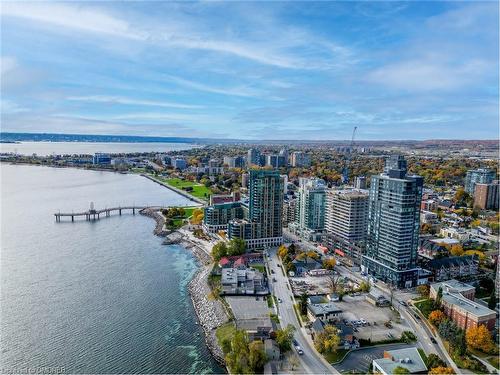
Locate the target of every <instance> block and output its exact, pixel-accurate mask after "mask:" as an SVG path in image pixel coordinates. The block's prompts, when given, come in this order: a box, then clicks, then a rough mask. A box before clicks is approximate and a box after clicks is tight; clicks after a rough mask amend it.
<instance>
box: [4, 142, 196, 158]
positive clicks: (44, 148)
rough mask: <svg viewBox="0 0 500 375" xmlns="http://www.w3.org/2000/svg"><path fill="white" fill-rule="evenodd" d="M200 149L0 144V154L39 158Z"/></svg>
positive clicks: (177, 145)
mask: <svg viewBox="0 0 500 375" xmlns="http://www.w3.org/2000/svg"><path fill="white" fill-rule="evenodd" d="M193 147H200V146H197V145H194V144H190V143H156V142H147V143H102V142H22V143H0V152H14V153H18V154H22V155H33V154H37V155H39V156H47V155H52V154H55V155H65V154H89V155H92V154H95V153H96V152H107V153H110V154H118V153H134V152H167V151H177V150H188V149H190V148H193Z"/></svg>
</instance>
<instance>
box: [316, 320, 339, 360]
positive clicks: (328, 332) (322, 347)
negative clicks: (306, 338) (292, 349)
mask: <svg viewBox="0 0 500 375" xmlns="http://www.w3.org/2000/svg"><path fill="white" fill-rule="evenodd" d="M339 345H340V336H339V333H338V329H337V328H336V327H334V326H331V325H328V326H326V327H325V329H324V330H323V332H320V333H318V334H317V335H316V337H315V338H314V346H315V347H316V349H317V350H318V352H320V353H322V354H325V353H336V352H337V348H338V346H339Z"/></svg>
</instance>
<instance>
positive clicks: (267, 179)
mask: <svg viewBox="0 0 500 375" xmlns="http://www.w3.org/2000/svg"><path fill="white" fill-rule="evenodd" d="M249 174H250V177H249V179H250V181H249V189H248V190H249V200H248V206H246V207H244V219H241V220H231V221H230V222H229V226H228V237H229V238H230V239H231V238H242V239H244V240H245V242H246V245H247V248H248V249H259V248H260V249H262V248H265V247H268V246H279V245H281V244H282V243H283V228H282V219H283V218H282V211H283V179H282V178H281V176H280V175H279V172H278V171H272V170H262V169H251V170H250V172H249Z"/></svg>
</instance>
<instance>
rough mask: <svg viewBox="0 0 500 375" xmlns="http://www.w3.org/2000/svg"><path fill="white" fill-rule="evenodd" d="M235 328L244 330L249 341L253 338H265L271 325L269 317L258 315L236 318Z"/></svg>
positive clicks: (271, 328) (267, 336)
mask: <svg viewBox="0 0 500 375" xmlns="http://www.w3.org/2000/svg"><path fill="white" fill-rule="evenodd" d="M236 329H241V330H244V331H245V332H246V333H247V335H248V339H249V340H250V342H252V341H254V340H267V339H269V337H270V333H271V331H272V330H273V325H272V322H271V319H270V318H269V317H259V318H251V319H237V320H236Z"/></svg>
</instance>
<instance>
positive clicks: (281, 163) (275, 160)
mask: <svg viewBox="0 0 500 375" xmlns="http://www.w3.org/2000/svg"><path fill="white" fill-rule="evenodd" d="M266 165H267V166H269V167H273V168H282V167H286V165H287V159H286V156H285V155H281V154H268V155H266Z"/></svg>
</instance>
